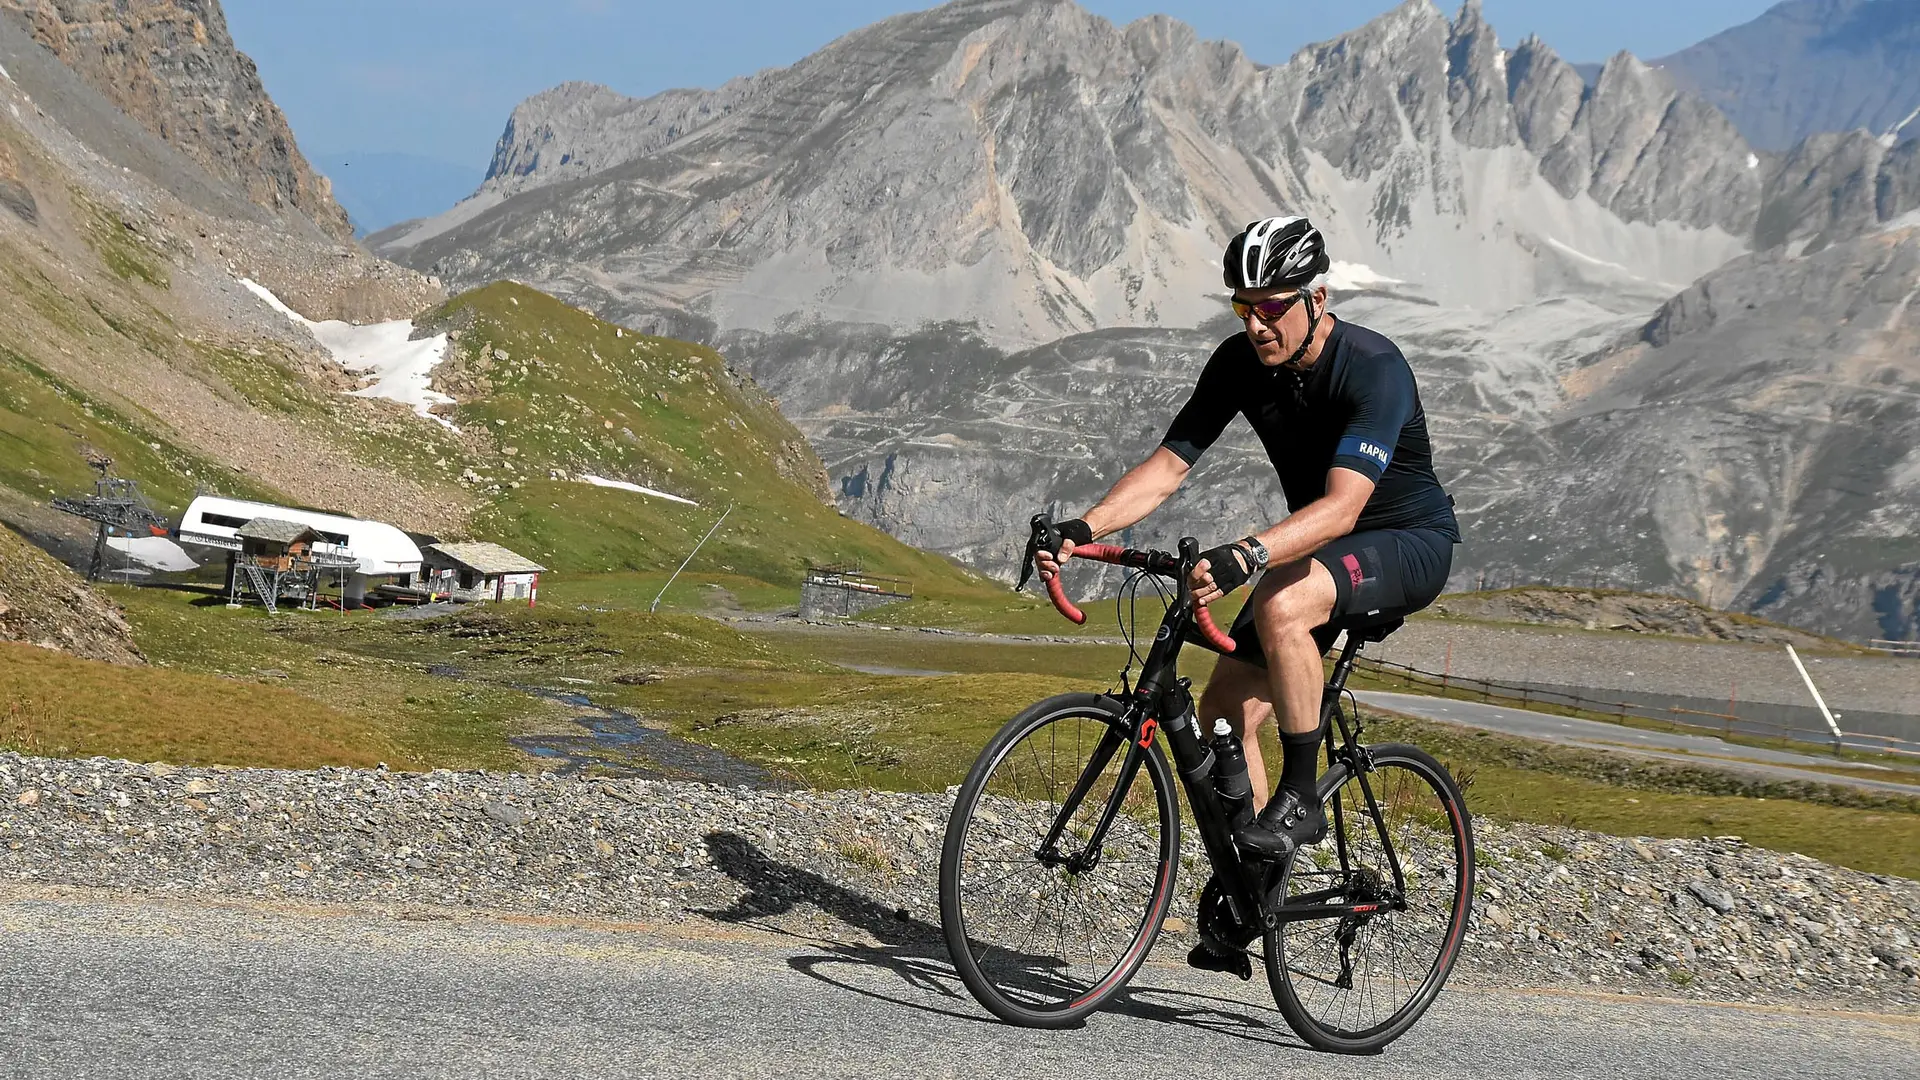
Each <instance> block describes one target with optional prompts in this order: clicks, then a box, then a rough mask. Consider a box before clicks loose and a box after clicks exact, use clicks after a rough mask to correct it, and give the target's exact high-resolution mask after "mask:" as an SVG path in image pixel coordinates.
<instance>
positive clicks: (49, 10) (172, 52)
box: [0, 0, 353, 239]
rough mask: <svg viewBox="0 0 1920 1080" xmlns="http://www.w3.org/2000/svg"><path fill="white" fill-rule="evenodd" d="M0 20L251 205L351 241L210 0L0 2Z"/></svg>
mask: <svg viewBox="0 0 1920 1080" xmlns="http://www.w3.org/2000/svg"><path fill="white" fill-rule="evenodd" d="M0 18H18V19H21V20H23V21H24V23H25V24H26V26H27V27H28V28H29V29H30V31H31V33H32V35H33V37H34V39H35V40H37V41H38V42H39V43H40V44H41V45H42V46H44V47H45V48H46V49H47V50H48V51H50V52H52V53H53V54H54V55H55V56H57V57H59V58H60V60H61V61H62V62H63V63H65V64H66V65H67V66H68V67H69V68H71V69H72V70H73V71H74V72H76V73H77V74H79V75H80V77H81V78H82V79H84V80H85V81H86V82H87V83H88V84H89V85H90V86H92V87H93V89H95V90H96V91H98V92H99V93H101V94H102V95H104V96H105V97H106V98H107V99H108V100H110V101H111V102H113V103H114V104H115V105H116V106H118V107H119V108H120V110H121V111H122V112H124V113H126V114H127V115H128V116H130V117H132V118H133V119H134V120H136V121H138V122H139V123H140V125H141V126H142V127H145V128H146V129H147V130H148V131H150V132H152V133H153V134H155V135H157V136H159V137H160V138H161V139H164V140H165V141H166V142H168V143H169V144H171V145H172V146H173V147H174V148H175V149H176V150H179V151H180V152H182V153H184V154H185V155H186V156H187V157H189V158H191V159H193V160H194V161H195V162H197V163H198V164H199V165H200V166H201V167H203V168H205V169H206V170H207V171H208V172H210V173H212V174H213V175H214V176H215V177H218V178H220V179H223V180H226V181H229V182H231V183H233V184H235V185H237V186H238V187H239V188H240V189H241V190H242V191H244V192H245V193H246V195H247V197H248V198H249V199H251V200H252V201H253V202H255V203H256V204H258V205H260V206H263V207H266V208H268V209H270V210H273V211H275V212H286V211H295V212H298V213H300V214H304V215H305V216H306V217H308V218H310V219H311V220H312V221H313V222H314V223H315V224H317V225H319V226H320V228H321V229H322V230H324V231H325V232H327V233H328V234H329V235H331V236H333V237H335V238H338V239H345V238H347V237H350V236H351V235H353V228H352V226H351V225H350V224H349V223H348V221H347V214H346V211H344V210H342V209H341V208H340V204H339V203H337V202H335V201H334V199H333V189H332V187H331V185H329V184H328V182H327V180H326V178H325V177H323V176H321V175H319V174H318V173H316V172H314V170H313V168H312V166H310V165H309V164H308V163H307V160H306V158H304V157H303V156H301V153H300V149H299V147H298V146H297V145H295V143H294V138H293V131H292V129H290V128H289V127H288V126H287V119H286V117H285V116H284V115H283V114H282V113H281V112H280V109H279V107H278V106H276V105H275V104H274V103H273V100H272V99H271V98H269V97H268V96H267V92H266V88H265V87H264V86H263V85H262V84H261V82H260V73H259V71H258V69H256V68H255V67H254V64H253V61H252V60H251V59H249V58H248V57H247V56H246V54H244V53H242V52H240V50H239V49H238V48H237V47H236V46H235V45H234V43H233V36H232V35H231V34H230V33H229V32H228V31H227V20H226V15H225V13H224V12H222V11H221V9H220V5H219V3H218V0H0Z"/></svg>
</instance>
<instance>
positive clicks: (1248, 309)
mask: <svg viewBox="0 0 1920 1080" xmlns="http://www.w3.org/2000/svg"><path fill="white" fill-rule="evenodd" d="M1306 297H1307V294H1306V292H1305V291H1304V290H1303V291H1301V292H1296V293H1294V294H1293V295H1292V296H1276V297H1274V298H1273V299H1271V300H1262V301H1260V302H1259V303H1257V304H1249V303H1247V302H1246V301H1245V300H1241V299H1239V298H1238V297H1235V298H1234V299H1233V300H1232V301H1231V303H1232V304H1233V314H1234V317H1235V318H1237V319H1241V320H1244V319H1246V317H1247V316H1249V315H1258V316H1259V317H1260V321H1261V322H1263V323H1277V322H1279V321H1280V320H1281V319H1282V318H1285V317H1286V314H1287V312H1289V311H1292V310H1293V305H1295V304H1297V303H1299V302H1300V301H1302V300H1304V299H1306Z"/></svg>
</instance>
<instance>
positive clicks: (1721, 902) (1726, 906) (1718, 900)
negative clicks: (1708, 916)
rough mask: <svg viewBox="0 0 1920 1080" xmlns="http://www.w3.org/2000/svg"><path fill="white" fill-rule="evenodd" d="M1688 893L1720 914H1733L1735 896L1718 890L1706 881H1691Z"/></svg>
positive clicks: (1688, 884)
mask: <svg viewBox="0 0 1920 1080" xmlns="http://www.w3.org/2000/svg"><path fill="white" fill-rule="evenodd" d="M1687 891H1688V892H1690V893H1692V894H1693V895H1694V898H1695V899H1697V900H1699V901H1700V902H1701V903H1703V904H1705V905H1707V906H1708V907H1710V908H1712V909H1713V910H1715V911H1717V912H1719V913H1720V914H1722V915H1731V914H1733V909H1734V901H1733V896H1732V894H1730V893H1728V892H1727V891H1726V890H1725V889H1716V888H1714V887H1713V886H1711V885H1709V884H1707V883H1706V882H1704V881H1690V882H1688V883H1687Z"/></svg>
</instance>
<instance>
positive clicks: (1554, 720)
mask: <svg viewBox="0 0 1920 1080" xmlns="http://www.w3.org/2000/svg"><path fill="white" fill-rule="evenodd" d="M1354 696H1356V697H1358V698H1359V699H1360V700H1361V701H1363V702H1365V703H1367V704H1368V705H1372V706H1374V707H1375V708H1379V709H1387V710H1389V711H1392V712H1397V713H1405V714H1406V715H1408V716H1418V717H1420V718H1422V719H1425V720H1440V721H1444V722H1446V723H1453V724H1462V725H1465V726H1467V727H1474V728H1483V729H1486V730H1488V731H1499V732H1504V733H1506V734H1508V735H1519V736H1523V737H1525V738H1529V739H1540V740H1543V741H1545V742H1556V743H1566V744H1568V745H1570V746H1581V747H1586V748H1587V749H1590V750H1606V751H1610V752H1618V753H1628V754H1634V755H1637V756H1640V757H1648V758H1656V759H1659V760H1663V761H1679V762H1684V763H1686V764H1689V765H1697V766H1701V767H1703V768H1713V769H1724V770H1727V771H1730V772H1739V773H1745V774H1748V775H1752V776H1763V777H1768V778H1771V779H1776V780H1810V781H1813V782H1814V783H1819V784H1846V785H1850V786H1853V787H1858V788H1864V789H1867V790H1870V791H1889V792H1894V793H1896V794H1900V795H1920V784H1916V783H1902V782H1901V781H1900V780H1899V779H1887V780H1879V779H1874V778H1872V777H1854V776H1843V775H1840V774H1837V773H1826V772H1818V771H1815V770H1813V769H1807V768H1799V767H1796V766H1806V765H1834V764H1837V762H1836V761H1835V760H1834V759H1833V758H1820V757H1815V756H1813V755H1811V754H1796V753H1792V752H1790V751H1786V750H1769V749H1766V748H1764V747H1758V746H1742V745H1740V744H1739V743H1730V742H1724V741H1722V740H1720V739H1717V738H1715V737H1713V736H1712V735H1677V734H1674V733H1671V732H1665V731H1642V730H1641V729H1639V728H1631V727H1627V726H1625V725H1623V724H1609V723H1606V722H1605V721H1601V720H1576V719H1572V718H1570V717H1565V716H1554V715H1553V714H1551V713H1538V712H1532V711H1530V710H1527V709H1514V708H1509V707H1507V706H1505V705H1487V704H1483V703H1481V702H1478V701H1460V700H1457V699H1455V698H1441V697H1429V696H1427V695H1424V694H1394V693H1388V692H1386V691H1382V690H1359V691H1355V694H1354ZM1709 759H1711V760H1709ZM1846 764H1856V763H1852V762H1848V763H1846ZM1887 771H1888V772H1889V773H1890V774H1891V775H1892V776H1894V777H1909V776H1911V775H1912V774H1911V773H1909V772H1906V771H1905V770H1901V771H1899V772H1895V771H1894V770H1891V769H1889V770H1887Z"/></svg>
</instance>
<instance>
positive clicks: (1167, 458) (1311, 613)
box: [1035, 217, 1460, 858]
mask: <svg viewBox="0 0 1920 1080" xmlns="http://www.w3.org/2000/svg"><path fill="white" fill-rule="evenodd" d="M1223 262H1224V267H1225V276H1226V285H1227V288H1229V289H1231V290H1232V293H1233V296H1232V305H1233V311H1234V314H1235V315H1238V316H1239V317H1240V318H1241V320H1242V321H1243V323H1244V324H1245V327H1244V330H1243V332H1241V333H1237V334H1235V335H1233V336H1232V337H1230V338H1228V339H1227V340H1226V341H1224V342H1222V343H1221V344H1220V346H1219V347H1218V348H1216V349H1215V350H1214V351H1213V356H1212V357H1211V358H1210V359H1209V360H1208V361H1207V365H1206V367H1205V369H1204V370H1202V372H1201V374H1200V381H1199V384H1198V385H1197V386H1196V387H1195V388H1194V391H1193V396H1192V397H1191V398H1190V399H1189V400H1188V401H1187V403H1186V406H1185V407H1184V408H1182V409H1181V410H1180V413H1179V415H1178V416H1176V417H1175V418H1174V420H1173V424H1172V426H1171V427H1169V428H1168V429H1167V434H1166V438H1165V439H1163V440H1161V443H1160V446H1159V448H1158V449H1156V450H1155V451H1154V452H1153V454H1152V455H1151V456H1149V457H1148V458H1147V459H1146V460H1145V461H1143V462H1141V463H1140V464H1139V465H1137V466H1135V467H1134V468H1133V469H1132V470H1131V471H1129V472H1128V473H1127V474H1126V475H1125V476H1124V477H1122V478H1121V479H1120V481H1119V482H1118V483H1116V484H1114V486H1113V489H1112V490H1111V491H1109V492H1107V494H1106V496H1105V497H1104V498H1102V499H1101V500H1100V502H1099V504H1098V505H1096V506H1094V507H1093V508H1092V509H1091V510H1088V511H1087V512H1086V514H1085V515H1083V516H1082V517H1079V518H1075V519H1073V520H1071V521H1067V522H1064V523H1062V524H1061V525H1060V526H1059V529H1060V533H1061V535H1062V537H1063V538H1064V539H1063V540H1062V542H1061V544H1060V548H1059V551H1058V552H1057V554H1056V553H1049V552H1046V551H1041V552H1037V553H1036V559H1035V561H1036V564H1037V567H1038V569H1039V571H1040V575H1041V577H1042V578H1043V579H1045V578H1050V577H1052V576H1053V575H1054V574H1055V573H1058V572H1059V563H1060V562H1062V561H1065V560H1066V559H1067V558H1070V557H1071V556H1072V554H1073V549H1074V547H1075V545H1078V544H1085V543H1090V542H1091V541H1093V540H1094V539H1095V538H1097V537H1100V536H1104V535H1107V534H1109V533H1114V532H1117V531H1119V530H1121V529H1124V528H1126V527H1128V526H1130V525H1132V524H1134V523H1135V522H1137V521H1139V520H1141V519H1142V518H1144V517H1146V516H1147V515H1148V514H1149V513H1151V512H1153V510H1154V508H1156V507H1158V506H1159V505H1160V504H1161V503H1162V502H1165V501H1166V499H1167V497H1168V496H1169V495H1172V494H1173V492H1174V489H1176V488H1178V487H1179V486H1180V484H1181V482H1182V481H1183V480H1185V479H1186V476H1187V473H1188V471H1189V470H1190V469H1191V468H1192V467H1193V464H1194V463H1195V462H1196V461H1198V460H1199V459H1200V456H1201V454H1203V453H1205V452H1206V450H1207V448H1208V447H1209V446H1212V445H1213V443H1214V441H1215V440H1217V439H1218V438H1219V437H1220V434H1221V432H1223V431H1224V430H1225V429H1226V426H1227V424H1228V423H1229V422H1230V421H1232V420H1233V418H1234V417H1235V416H1236V415H1244V416H1245V417H1246V418H1247V421H1248V423H1249V424H1251V425H1252V427H1253V430H1254V433H1255V434H1256V435H1258V436H1259V438H1260V442H1261V443H1262V445H1263V446H1265V448H1266V451H1267V456H1268V458H1269V459H1271V460H1272V462H1273V466H1274V468H1275V469H1277V470H1278V471H1279V473H1280V484H1281V487H1282V488H1283V489H1284V490H1285V492H1286V497H1287V509H1288V516H1287V517H1286V519H1285V520H1283V521H1281V522H1279V523H1278V524H1275V525H1271V526H1269V527H1267V528H1266V529H1263V530H1261V531H1260V532H1258V533H1256V534H1254V535H1252V536H1247V537H1243V538H1241V539H1239V540H1236V541H1234V542H1232V543H1229V544H1222V545H1221V546H1219V547H1216V548H1213V549H1211V550H1209V551H1207V552H1205V553H1204V554H1203V556H1202V560H1201V561H1200V563H1199V564H1198V565H1197V566H1196V568H1195V571H1194V575H1193V578H1192V580H1191V582H1190V583H1189V584H1190V585H1191V587H1192V589H1193V594H1194V598H1195V600H1196V601H1198V602H1199V603H1201V604H1210V603H1212V602H1214V601H1216V600H1219V599H1220V598H1221V597H1223V596H1226V595H1227V594H1228V593H1231V592H1233V591H1234V590H1235V589H1237V588H1239V587H1240V586H1241V585H1243V584H1246V582H1247V581H1248V580H1249V579H1252V578H1253V577H1254V576H1255V575H1258V577H1259V579H1258V582H1257V583H1256V584H1255V586H1254V589H1253V593H1252V596H1251V598H1250V599H1249V600H1248V601H1247V603H1246V605H1245V607H1244V608H1242V610H1241V612H1240V615H1239V617H1238V618H1237V619H1236V620H1235V621H1234V624H1233V629H1232V631H1231V636H1232V637H1233V639H1234V641H1235V643H1236V649H1235V652H1234V654H1233V655H1231V656H1225V655H1223V656H1221V657H1220V659H1219V660H1218V661H1217V662H1216V663H1215V665H1214V669H1213V676H1212V678H1211V679H1210V680H1209V681H1208V683H1207V688H1206V692H1205V693H1204V694H1203V695H1202V696H1201V699H1200V705H1199V709H1200V716H1201V718H1202V719H1203V720H1206V719H1208V718H1212V717H1222V716H1223V717H1226V718H1228V720H1229V721H1230V722H1231V723H1232V724H1233V725H1234V726H1235V727H1236V728H1237V730H1238V733H1239V737H1240V740H1241V742H1242V744H1243V745H1244V747H1245V750H1246V756H1247V771H1248V773H1249V774H1250V778H1251V780H1252V781H1253V790H1254V798H1255V799H1256V800H1257V801H1258V802H1259V803H1260V804H1261V809H1260V813H1259V815H1258V817H1257V818H1256V819H1254V820H1253V821H1251V822H1247V823H1244V824H1243V825H1242V826H1241V827H1239V828H1238V829H1236V832H1235V840H1236V841H1237V842H1238V843H1239V844H1240V846H1241V848H1242V849H1243V850H1246V851H1248V852H1250V853H1253V854H1257V855H1260V856H1263V857H1267V858H1284V857H1285V856H1286V855H1288V854H1290V853H1291V852H1292V851H1293V849H1294V848H1295V847H1297V846H1300V845H1304V844H1310V843H1313V842H1315V841H1317V840H1319V839H1320V838H1321V837H1322V836H1323V835H1324V834H1325V832H1326V814H1325V811H1324V810H1322V808H1321V806H1320V803H1319V800H1318V799H1317V798H1316V797H1315V795H1314V783H1315V780H1316V779H1317V778H1318V772H1319V747H1320V742H1321V739H1322V733H1321V731H1320V693H1321V683H1322V678H1323V671H1322V668H1321V657H1322V656H1323V655H1324V654H1325V652H1326V650H1327V649H1328V648H1330V647H1331V646H1332V644H1333V641H1334V639H1335V637H1337V636H1338V633H1339V629H1343V628H1348V627H1358V626H1368V625H1376V624H1379V623H1386V622H1390V621H1392V620H1394V619H1398V618H1401V617H1403V616H1405V615H1407V614H1409V613H1410V612H1414V611H1418V610H1419V609H1421V608H1423V607H1426V606H1427V605H1428V604H1430V603H1432V602H1433V600H1434V598H1435V597H1437V596H1439V595H1440V592H1441V590H1442V589H1443V588H1444V587H1445V585H1446V581H1447V574H1448V571H1449V570H1450V569H1451V567H1452V562H1453V545H1454V544H1457V543H1459V542H1460V530H1459V524H1458V522H1457V521H1456V520H1455V518H1454V514H1453V500H1452V498H1451V497H1449V496H1448V495H1447V493H1446V491H1445V490H1444V489H1443V488H1442V487H1441V486H1440V481H1439V479H1438V478H1436V477H1435V476H1434V472H1433V451H1432V445H1431V443H1430V441H1429V440H1428V437H1427V420H1426V414H1425V412H1424V411H1423V410H1422V409H1421V407H1420V395H1419V392H1418V390H1417V389H1416V387H1415V386H1414V379H1413V369H1412V368H1411V367H1409V366H1408V364H1407V361H1406V358H1405V357H1404V356H1402V355H1401V354H1400V350H1399V349H1398V348H1397V347H1395V345H1394V344H1393V342H1391V341H1389V340H1387V338H1386V337H1384V336H1382V335H1381V334H1378V333H1376V332H1374V331H1372V330H1368V329H1366V328H1365V327H1362V326H1359V325H1357V324H1354V323H1349V322H1346V321H1344V320H1340V319H1336V318H1335V317H1334V316H1333V314H1332V313H1331V312H1329V311H1328V310H1327V290H1326V283H1325V277H1324V275H1325V274H1326V272H1327V269H1328V266H1329V262H1328V258H1327V250H1326V241H1325V239H1324V238H1323V237H1322V236H1321V234H1320V230H1318V229H1316V228H1314V227H1313V225H1312V223H1310V222H1309V221H1307V219H1306V218H1304V217H1271V218H1267V219H1265V220H1262V221H1256V222H1254V223H1252V224H1250V225H1248V226H1247V227H1246V228H1245V229H1244V230H1242V231H1241V232H1240V233H1239V234H1238V235H1236V236H1235V237H1234V238H1233V239H1232V240H1231V241H1230V242H1229V243H1228V244H1227V249H1226V255H1225V258H1224V260H1223ZM1271 713H1277V714H1278V717H1279V727H1280V731H1279V736H1280V747H1281V753H1282V760H1281V765H1280V783H1279V785H1278V788H1277V789H1276V790H1275V791H1274V794H1273V797H1272V798H1271V799H1269V798H1267V797H1266V791H1267V788H1266V775H1267V774H1266V767H1265V763H1264V762H1263V761H1262V759H1261V754H1260V744H1259V742H1258V741H1257V740H1256V739H1255V731H1256V729H1257V728H1258V726H1259V725H1260V724H1262V723H1264V722H1265V720H1266V717H1267V716H1268V715H1269V714H1271Z"/></svg>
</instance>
